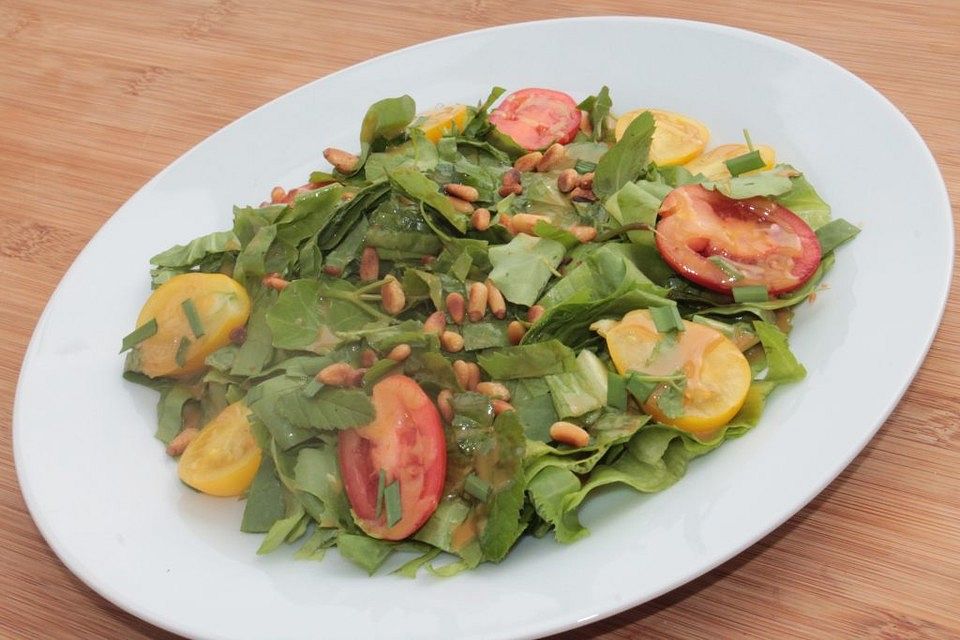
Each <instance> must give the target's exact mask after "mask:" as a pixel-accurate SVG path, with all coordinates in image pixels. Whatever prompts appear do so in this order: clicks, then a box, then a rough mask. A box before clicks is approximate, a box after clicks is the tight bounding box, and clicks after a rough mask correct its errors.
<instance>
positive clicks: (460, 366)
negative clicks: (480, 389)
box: [453, 360, 470, 391]
mask: <svg viewBox="0 0 960 640" xmlns="http://www.w3.org/2000/svg"><path fill="white" fill-rule="evenodd" d="M453 375H454V377H456V379H457V382H458V383H459V384H460V388H461V389H463V390H464V391H467V390H469V389H470V363H469V362H467V361H466V360H454V361H453Z"/></svg>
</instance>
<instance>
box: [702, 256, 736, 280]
mask: <svg viewBox="0 0 960 640" xmlns="http://www.w3.org/2000/svg"><path fill="white" fill-rule="evenodd" d="M707 262H712V263H713V264H714V265H716V266H717V267H718V268H719V269H720V271H723V272H724V273H725V274H727V275H728V276H730V277H731V278H733V279H734V280H742V279H743V274H742V273H740V272H739V271H737V268H736V267H735V266H733V265H732V264H731V263H730V261H729V260H727V259H726V258H724V257H723V256H710V257H709V258H707Z"/></svg>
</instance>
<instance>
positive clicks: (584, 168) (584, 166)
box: [573, 160, 597, 173]
mask: <svg viewBox="0 0 960 640" xmlns="http://www.w3.org/2000/svg"><path fill="white" fill-rule="evenodd" d="M573 168H574V169H576V170H577V173H590V172H591V171H596V169H597V163H596V162H590V161H589V160H577V163H576V164H575V165H573Z"/></svg>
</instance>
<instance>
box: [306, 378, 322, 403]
mask: <svg viewBox="0 0 960 640" xmlns="http://www.w3.org/2000/svg"><path fill="white" fill-rule="evenodd" d="M320 389H323V383H322V382H320V381H319V380H317V379H316V378H311V379H310V382H308V383H307V384H305V385H303V395H305V396H306V397H308V398H312V397H313V396H315V395H317V392H318V391H320Z"/></svg>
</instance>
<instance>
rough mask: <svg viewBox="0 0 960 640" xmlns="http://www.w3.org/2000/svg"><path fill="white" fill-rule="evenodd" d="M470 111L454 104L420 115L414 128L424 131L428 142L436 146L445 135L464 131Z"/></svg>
mask: <svg viewBox="0 0 960 640" xmlns="http://www.w3.org/2000/svg"><path fill="white" fill-rule="evenodd" d="M467 115H469V110H468V109H467V107H466V106H465V105H462V104H452V105H450V106H446V107H440V108H438V109H434V110H432V111H427V112H426V113H423V114H420V116H419V117H418V118H417V120H416V121H415V122H414V125H413V126H414V127H416V128H417V129H420V130H421V131H423V133H424V135H425V136H427V140H429V141H430V142H432V143H434V144H436V143H437V142H438V141H439V140H440V138H442V137H443V135H444V134H446V133H450V132H451V131H454V130H456V131H463V127H464V125H465V124H466V122H467Z"/></svg>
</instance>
